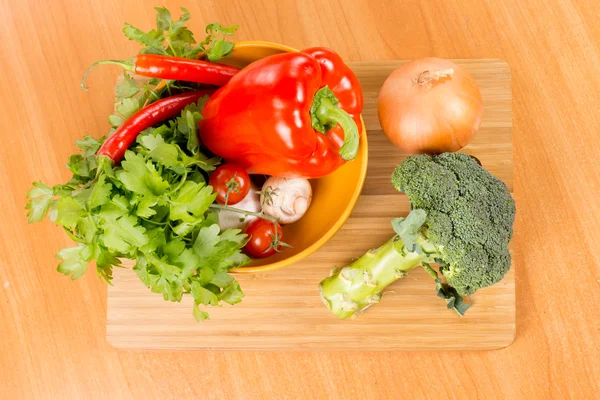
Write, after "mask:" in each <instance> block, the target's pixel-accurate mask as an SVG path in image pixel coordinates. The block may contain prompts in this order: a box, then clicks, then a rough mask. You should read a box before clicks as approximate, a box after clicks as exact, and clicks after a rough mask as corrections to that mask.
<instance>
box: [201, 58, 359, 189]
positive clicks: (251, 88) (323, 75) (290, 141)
mask: <svg viewBox="0 0 600 400" xmlns="http://www.w3.org/2000/svg"><path fill="white" fill-rule="evenodd" d="M362 107H363V96H362V90H361V87H360V84H359V82H358V79H357V78H356V76H355V75H354V73H353V72H352V71H351V70H350V68H348V66H347V65H345V64H344V62H343V61H342V59H341V58H340V56H339V55H338V54H337V53H335V52H334V51H333V50H330V49H326V48H312V49H307V50H304V51H301V52H296V53H285V54H277V55H274V56H270V57H266V58H263V59H261V60H258V61H256V62H254V63H252V64H250V65H249V66H247V67H246V68H244V69H242V70H241V71H240V72H239V73H237V74H236V75H235V76H234V77H233V78H232V79H231V81H229V83H227V85H225V86H223V87H222V88H220V89H219V90H217V91H216V92H215V94H214V95H213V96H211V98H210V99H209V100H208V101H207V103H206V104H205V106H204V110H203V111H202V116H203V120H202V121H200V136H201V138H202V142H203V143H204V144H205V145H206V146H207V147H208V148H209V149H210V150H211V151H212V152H213V153H215V154H217V155H219V156H221V157H223V158H225V160H227V162H229V163H234V164H237V165H239V166H241V167H244V168H245V169H246V170H247V171H248V173H251V174H266V175H274V176H284V177H293V176H295V177H305V178H319V177H322V176H325V175H327V174H330V173H331V172H333V171H335V170H336V169H337V168H338V167H340V166H341V165H343V164H344V162H345V161H348V160H352V159H354V158H355V157H356V155H357V153H358V145H359V135H360V133H361V132H360V131H361V127H362V124H361V121H360V113H361V111H362Z"/></svg>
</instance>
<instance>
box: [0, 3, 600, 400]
mask: <svg viewBox="0 0 600 400" xmlns="http://www.w3.org/2000/svg"><path fill="white" fill-rule="evenodd" d="M154 4H160V5H165V6H166V7H169V8H170V9H172V10H176V9H177V7H180V6H184V7H186V8H188V9H189V10H190V12H191V14H192V20H191V21H190V22H191V26H192V29H194V31H197V32H200V31H201V30H202V29H203V27H204V25H205V24H207V23H210V22H214V21H220V22H222V23H224V24H232V23H237V24H239V25H240V31H239V34H236V38H237V39H239V40H249V39H255V40H256V39H263V40H271V41H276V42H281V43H285V44H288V45H290V46H293V47H296V48H303V47H308V46H315V45H326V46H329V47H332V48H334V49H336V50H337V51H338V52H339V53H340V54H341V55H342V57H343V58H344V59H345V60H350V61H361V60H378V61H379V60H395V59H413V58H418V57H424V56H438V57H444V58H469V59H475V58H497V59H502V60H505V61H507V62H508V63H509V65H510V67H511V76H512V78H511V86H512V93H513V142H514V165H515V169H514V171H515V176H514V193H515V196H516V200H517V208H518V211H517V220H516V231H515V239H514V242H515V246H514V253H513V254H514V260H515V263H516V265H517V266H518V268H516V270H515V272H516V275H515V279H516V298H517V314H516V320H517V335H516V339H515V342H514V343H513V344H512V345H511V346H509V347H507V348H505V349H502V350H493V351H483V352H482V351H479V352H472V351H460V352H392V351H389V352H377V353H375V352H285V351H277V352H270V351H264V352H260V351H226V352H223V351H204V352H199V351H176V352H172V351H130V350H119V349H115V348H114V347H112V346H111V345H109V344H108V343H107V342H106V338H105V336H106V297H105V296H106V287H105V286H104V285H102V284H101V283H99V282H98V279H97V277H96V276H95V274H94V273H93V271H92V273H89V274H86V275H85V276H84V277H82V278H80V279H79V280H77V281H74V282H72V281H70V280H69V279H68V278H65V277H64V276H61V275H60V274H58V273H57V272H56V270H55V268H56V261H55V260H54V258H53V257H54V254H55V253H56V251H57V249H60V248H62V247H64V246H68V245H70V241H69V239H68V238H67V237H66V235H63V234H60V233H59V232H58V231H57V229H56V227H55V226H54V225H53V224H51V223H44V224H39V225H37V226H28V225H27V224H26V223H25V219H24V212H23V207H24V205H25V199H24V196H25V193H26V191H27V190H28V189H29V187H30V184H31V182H32V181H33V180H38V179H42V180H44V181H45V182H49V183H55V182H61V181H64V180H65V179H67V178H68V172H67V170H66V168H65V167H64V164H65V162H66V160H67V157H68V156H69V155H70V154H72V153H73V152H74V151H75V144H74V142H75V140H76V139H77V138H79V137H81V135H82V134H84V133H90V134H93V135H98V136H99V135H102V134H104V133H106V132H107V129H108V124H107V121H106V116H107V115H109V114H110V111H111V108H112V91H113V87H114V80H115V77H116V76H117V74H118V69H117V68H110V67H107V68H105V69H97V70H95V71H94V73H93V74H92V75H91V76H90V80H89V82H88V83H89V86H90V87H91V89H90V91H89V92H83V91H81V90H79V87H78V85H79V80H80V79H81V75H82V72H83V71H84V70H85V68H87V67H88V66H89V65H90V64H91V63H92V62H94V61H97V60H100V59H125V58H128V57H130V56H131V55H132V54H135V52H136V51H137V46H136V44H135V43H133V42H130V41H128V40H126V39H124V38H123V36H122V33H121V29H122V27H123V22H124V21H128V22H130V23H132V24H133V25H135V26H139V27H141V28H144V29H149V28H150V27H151V24H152V21H153V20H154V11H153V10H152V9H151V5H149V4H148V3H147V2H143V1H140V0H131V1H126V2H124V1H117V0H104V1H102V2H81V1H74V0H55V1H52V3H51V4H50V3H48V4H42V3H40V2H39V1H35V0H21V1H16V0H0V37H1V38H2V40H1V41H0V50H1V54H2V57H0V72H1V73H2V79H0V93H1V96H0V104H1V106H2V108H1V110H2V111H1V112H0V126H1V127H2V129H1V130H0V170H1V171H2V173H1V174H0V193H2V196H0V284H1V286H0V320H1V321H2V322H1V323H0V337H1V338H2V340H0V393H1V395H0V397H2V398H7V399H107V398H110V399H244V400H252V399H261V400H262V399H269V398H276V399H293V400H295V399H397V398H417V399H446V398H448V399H486V400H488V399H561V400H562V399H577V400H580V399H593V398H597V394H598V393H599V392H600V382H599V380H598V376H600V325H599V321H600V319H599V318H598V316H599V315H600V288H599V286H598V279H600V201H599V200H598V190H599V188H600V166H599V163H598V146H599V145H600V130H599V129H598V127H599V126H600V112H599V110H598V104H600V74H598V73H597V71H599V70H600V24H599V23H598V7H597V1H596V0H554V1H552V2H548V1H544V0H527V1H517V0H506V1H492V0H483V1H481V0H452V1H424V0H400V1H389V0H384V1H378V2H373V1H367V0H347V1H344V2H343V3H342V2H340V1H338V0H332V1H329V0H319V1H317V0H305V1H303V2H296V1H293V0H281V1H273V0H256V1H252V2H242V1H233V0H219V1H215V0H203V1H195V2H192V1H188V0H180V1H173V0H164V1H161V2H160V3H154Z"/></svg>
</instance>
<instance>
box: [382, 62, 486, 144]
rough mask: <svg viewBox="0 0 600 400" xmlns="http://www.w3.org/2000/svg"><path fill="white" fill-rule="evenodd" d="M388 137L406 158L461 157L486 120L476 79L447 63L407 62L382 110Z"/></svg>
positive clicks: (385, 91) (388, 85)
mask: <svg viewBox="0 0 600 400" xmlns="http://www.w3.org/2000/svg"><path fill="white" fill-rule="evenodd" d="M377 112H378V116H379V122H380V124H381V128H382V129H383V132H384V133H385V134H386V135H387V137H388V138H389V139H390V140H391V141H392V143H394V145H396V146H397V147H398V148H399V149H401V150H402V151H403V152H405V153H408V154H414V153H432V154H433V153H443V152H446V151H457V150H459V149H461V148H462V147H464V146H466V145H467V143H469V141H470V140H471V139H472V138H473V136H474V135H475V133H476V132H477V130H478V129H479V125H480V124H481V117H482V115H483V99H482V97H481V91H480V90H479V87H478V86H477V83H476V82H475V79H473V77H472V76H471V75H470V74H469V73H468V72H467V71H465V70H464V69H463V68H462V67H459V66H458V65H456V64H454V63H453V62H451V61H448V60H444V59H441V58H423V59H419V60H414V61H410V62H407V63H405V64H403V65H402V66H400V67H399V68H398V69H396V70H395V71H394V72H392V74H391V75H390V76H389V77H388V78H387V79H386V81H385V82H384V84H383V86H382V87H381V91H380V93H379V100H378V104H377Z"/></svg>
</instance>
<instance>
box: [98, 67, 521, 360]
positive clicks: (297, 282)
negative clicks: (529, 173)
mask: <svg viewBox="0 0 600 400" xmlns="http://www.w3.org/2000/svg"><path fill="white" fill-rule="evenodd" d="M455 61H456V62H457V63H458V64H459V65H460V66H463V67H464V68H465V69H467V70H468V71H469V72H470V73H471V74H472V75H473V76H474V78H475V79H476V81H477V82H478V84H479V86H480V87H481V91H482V95H483V101H484V104H485V107H486V111H485V113H484V117H483V121H482V126H481V129H480V131H479V132H478V134H477V136H476V138H475V139H474V140H473V141H472V142H471V143H470V144H469V146H468V147H467V148H466V149H465V151H466V152H468V153H470V154H472V155H474V156H476V157H477V158H478V159H479V160H480V161H481V162H482V164H483V165H484V166H485V167H486V168H488V169H489V170H490V171H492V172H493V173H495V175H496V176H498V177H499V178H501V179H502V180H503V181H504V182H505V183H506V184H507V185H508V186H509V187H510V188H512V183H513V182H512V180H513V163H512V138H511V127H512V121H511V94H510V75H509V68H508V65H507V64H506V63H505V62H502V61H499V60H455ZM401 64H402V61H388V62H384V63H379V62H360V63H356V62H354V63H349V65H350V67H351V68H352V69H353V70H354V72H355V73H356V76H357V77H358V79H359V80H360V82H361V85H362V87H363V92H364V94H365V104H366V107H365V109H364V111H363V117H364V119H365V125H366V126H367V131H368V138H369V173H368V177H367V180H366V182H365V187H364V190H363V193H362V195H361V197H360V199H359V202H358V204H357V207H356V209H355V211H354V213H353V215H352V216H351V218H350V219H349V220H348V222H346V224H345V225H344V226H343V227H342V229H341V230H340V231H339V232H338V233H337V234H336V235H335V237H334V238H333V239H332V240H331V241H330V242H329V243H328V244H326V245H325V246H324V247H323V248H322V249H320V250H319V251H318V252H317V253H315V254H313V255H312V256H310V257H309V258H307V259H306V260H303V261H302V262H299V263H297V264H295V265H293V266H292V267H288V268H285V269H283V270H279V271H274V272H270V273H263V274H254V275H249V276H248V275H240V274H236V279H238V281H239V282H240V285H241V286H242V289H243V290H244V293H245V295H246V296H245V298H244V300H243V302H242V303H241V304H239V305H236V306H235V307H227V306H225V307H222V308H216V309H214V308H211V309H207V310H206V311H208V312H209V313H210V315H211V320H210V321H208V322H206V323H202V324H197V323H196V322H195V320H194V319H193V318H192V317H191V309H192V303H193V302H192V299H191V298H186V299H184V301H183V302H181V303H166V302H165V301H164V300H163V299H162V296H157V295H156V294H153V293H151V292H150V291H149V290H148V289H147V288H146V287H144V285H143V284H142V283H141V282H140V280H139V278H138V277H137V276H136V275H135V273H133V271H131V270H130V268H128V269H124V270H123V269H121V270H119V271H116V272H115V279H114V280H113V284H114V286H109V287H108V312H107V328H106V336H107V340H108V342H109V343H111V344H112V345H114V346H116V347H121V348H142V349H242V350H309V349H310V350H353V351H364V350H378V351H390V350H412V351H417V350H451V349H453V350H481V349H495V348H499V347H505V346H508V345H509V344H510V343H512V342H513V340H514V334H515V284H514V283H515V282H514V271H512V272H511V273H510V274H508V276H506V278H505V279H504V280H503V281H502V282H501V283H499V284H498V285H496V286H493V287H490V288H487V289H485V290H482V291H480V292H477V293H476V294H475V295H474V296H473V297H472V298H473V300H474V302H475V307H472V308H471V309H470V310H469V312H468V313H467V314H466V316H465V317H464V318H459V317H457V316H456V314H454V313H453V312H450V311H448V310H446V308H445V303H444V301H443V300H442V299H440V298H438V297H437V296H435V291H434V283H433V281H432V279H431V277H430V276H429V275H427V274H426V273H425V271H423V270H420V269H419V270H417V271H413V272H411V273H410V275H409V276H408V277H407V278H406V279H402V280H401V281H398V282H396V283H395V284H394V285H392V286H390V287H389V289H387V290H386V291H387V292H388V293H387V294H386V295H385V296H384V300H383V301H382V303H381V305H378V306H377V307H372V308H371V309H369V310H368V311H367V312H366V313H365V314H364V315H363V316H361V318H359V319H358V320H355V321H341V320H338V319H336V318H335V317H333V316H332V315H331V313H330V312H329V311H328V310H327V309H326V308H325V306H324V305H323V303H322V301H321V299H320V297H319V292H318V288H317V285H318V283H319V281H320V280H321V279H323V278H324V277H325V276H327V273H328V271H329V270H330V269H331V267H333V266H334V265H338V266H339V265H345V264H347V263H348V262H350V261H351V260H352V259H353V258H356V257H359V256H360V255H362V254H363V253H364V252H365V251H366V250H368V249H370V248H373V247H378V246H379V245H381V244H382V243H384V242H385V241H386V240H387V239H389V237H391V236H392V234H393V233H392V229H391V224H390V220H391V219H392V218H395V217H397V216H402V215H406V214H408V211H409V204H408V201H407V198H406V196H404V195H400V194H398V193H397V192H396V190H395V189H394V188H393V187H392V185H391V184H390V174H391V171H392V170H393V169H394V167H395V166H396V165H397V163H398V162H399V161H400V160H402V159H403V158H404V157H405V155H404V154H402V153H401V152H400V151H399V150H397V149H396V148H395V147H394V146H393V145H391V144H390V142H389V141H388V140H387V138H386V137H385V135H384V134H383V132H382V131H381V127H380V125H379V121H378V119H377V108H376V101H377V95H378V92H379V88H380V87H381V85H382V84H383V81H384V80H385V78H386V77H387V76H388V75H389V74H390V73H391V72H392V71H393V70H394V69H395V68H397V67H398V66H399V65H401ZM350 243H352V245H349V244H350ZM129 267H130V266H129Z"/></svg>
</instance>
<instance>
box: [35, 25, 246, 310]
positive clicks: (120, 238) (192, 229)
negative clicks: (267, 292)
mask: <svg viewBox="0 0 600 400" xmlns="http://www.w3.org/2000/svg"><path fill="white" fill-rule="evenodd" d="M161 18H163V19H162V20H161V21H163V22H161V23H164V24H166V23H167V21H168V19H167V17H166V16H165V15H163V16H162V17H161ZM128 85H129V84H128ZM205 101H206V99H202V100H200V101H199V102H198V103H197V104H192V105H189V106H188V107H186V108H185V109H184V110H183V111H182V113H181V115H180V116H179V117H177V118H175V119H173V120H170V121H167V122H165V123H164V124H162V125H160V126H157V127H153V128H150V129H147V130H145V131H144V132H142V133H141V134H140V136H139V137H138V138H137V142H136V143H135V144H134V145H133V146H132V147H131V148H130V149H129V150H128V151H127V152H126V154H125V158H124V160H123V161H122V162H121V163H120V164H119V165H117V166H112V165H111V164H110V163H108V162H105V161H106V160H105V159H103V158H101V159H97V158H96V156H95V153H96V151H97V150H98V148H99V147H100V145H101V144H102V141H103V139H101V140H96V139H93V138H91V137H89V136H86V137H85V138H84V139H83V140H80V141H78V142H77V146H78V147H79V148H80V150H81V153H80V154H76V155H73V156H71V157H70V158H69V163H68V167H69V169H70V170H71V172H72V174H73V176H72V178H71V179H70V180H69V181H68V182H67V183H66V184H64V185H55V186H49V185H46V184H44V183H42V182H37V183H34V184H33V188H32V189H31V190H30V191H29V193H28V195H27V196H28V199H29V201H28V203H27V209H28V216H29V222H38V221H41V220H42V219H43V218H44V217H46V216H50V219H51V220H53V221H56V223H57V224H58V225H60V226H62V227H63V229H64V230H65V231H66V232H67V234H68V235H69V236H70V237H71V238H72V239H73V240H74V241H75V242H76V245H75V246H74V247H70V248H66V249H63V250H60V251H59V252H58V254H57V258H58V259H59V260H60V261H59V264H58V271H59V272H61V273H63V274H65V275H68V276H70V277H71V278H72V279H76V278H78V277H80V276H81V275H83V274H84V273H85V272H86V270H87V268H88V265H89V264H90V262H94V261H95V262H96V270H97V273H98V275H99V276H100V277H101V279H103V280H104V281H106V282H108V283H110V281H111V279H112V270H113V267H116V266H120V265H121V261H120V260H121V259H130V260H135V262H136V263H135V267H134V268H133V269H134V271H135V273H136V274H137V276H138V277H139V278H140V280H141V281H142V282H143V283H144V284H145V285H146V286H147V287H148V288H150V290H151V291H152V292H154V293H158V294H161V295H162V296H163V297H164V299H165V300H168V301H181V299H182V297H183V296H184V295H185V294H188V295H191V296H192V297H193V299H194V310H193V315H194V317H195V318H196V319H197V320H198V321H200V320H204V319H206V318H208V313H207V312H206V311H204V310H202V309H200V307H201V306H203V307H204V306H216V305H219V304H220V303H222V302H225V303H229V304H236V303H238V302H240V301H241V300H242V298H243V296H244V294H243V292H242V290H241V288H240V286H239V284H238V283H237V282H236V281H235V280H234V279H233V277H232V276H231V275H229V274H228V271H229V270H230V269H231V268H234V267H239V266H242V265H245V264H246V263H248V262H249V261H250V260H249V258H248V257H247V256H246V255H244V254H243V253H242V252H241V249H242V247H243V246H244V245H245V243H246V235H244V234H243V233H242V232H241V231H240V230H233V229H228V230H225V231H221V228H220V227H219V225H218V224H217V218H216V215H215V211H214V210H211V208H210V207H211V205H212V204H213V202H214V200H215V194H214V193H213V190H212V188H211V187H210V186H208V185H207V183H206V182H207V177H208V173H209V172H210V171H212V170H214V168H215V166H216V165H217V164H218V163H219V159H218V158H211V157H209V156H207V155H205V154H203V153H202V152H201V151H200V146H199V143H198V140H197V132H196V126H197V125H198V122H199V120H200V118H202V117H201V110H202V106H203V104H204V102H205ZM124 107H127V106H124ZM122 112H124V113H128V111H125V110H122Z"/></svg>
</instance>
